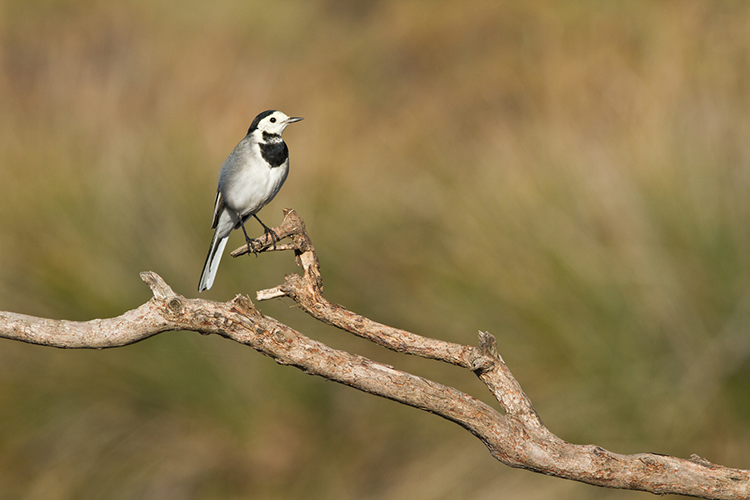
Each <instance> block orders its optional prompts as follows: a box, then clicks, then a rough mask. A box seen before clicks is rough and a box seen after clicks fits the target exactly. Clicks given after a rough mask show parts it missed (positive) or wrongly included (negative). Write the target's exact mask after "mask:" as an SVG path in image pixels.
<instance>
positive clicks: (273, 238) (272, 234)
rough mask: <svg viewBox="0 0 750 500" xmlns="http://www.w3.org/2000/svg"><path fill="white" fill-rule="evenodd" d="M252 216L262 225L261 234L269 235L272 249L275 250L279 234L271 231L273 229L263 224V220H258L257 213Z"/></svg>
mask: <svg viewBox="0 0 750 500" xmlns="http://www.w3.org/2000/svg"><path fill="white" fill-rule="evenodd" d="M253 217H255V220H257V221H258V222H260V225H261V226H263V231H264V232H263V236H266V235H268V236H270V237H271V242H272V243H273V249H274V250H276V242H277V241H279V235H278V234H276V233H275V232H274V231H273V229H271V228H270V227H268V226H266V225H265V224H263V221H262V220H260V219H259V218H258V216H257V215H255V214H253Z"/></svg>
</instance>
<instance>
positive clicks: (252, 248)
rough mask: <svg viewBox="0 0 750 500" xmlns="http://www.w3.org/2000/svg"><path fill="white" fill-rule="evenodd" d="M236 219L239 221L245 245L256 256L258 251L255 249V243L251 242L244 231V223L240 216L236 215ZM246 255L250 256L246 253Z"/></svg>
mask: <svg viewBox="0 0 750 500" xmlns="http://www.w3.org/2000/svg"><path fill="white" fill-rule="evenodd" d="M237 217H238V218H239V219H240V227H241V228H242V233H243V234H244V235H245V243H247V246H248V248H250V250H251V251H252V252H253V253H254V254H255V255H256V256H257V255H258V250H256V249H255V241H253V240H252V239H251V238H250V237H249V236H248V235H247V231H245V221H244V220H242V215H240V214H237ZM248 255H250V254H249V253H248Z"/></svg>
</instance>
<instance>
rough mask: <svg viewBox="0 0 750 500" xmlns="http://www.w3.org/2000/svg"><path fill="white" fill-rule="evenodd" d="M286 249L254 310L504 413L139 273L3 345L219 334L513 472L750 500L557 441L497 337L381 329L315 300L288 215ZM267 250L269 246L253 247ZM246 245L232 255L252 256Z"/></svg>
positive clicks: (22, 318)
mask: <svg viewBox="0 0 750 500" xmlns="http://www.w3.org/2000/svg"><path fill="white" fill-rule="evenodd" d="M273 230H274V232H275V233H276V234H277V235H278V236H279V238H282V239H283V238H290V239H291V242H292V243H291V244H284V245H281V244H276V248H275V249H276V250H277V251H278V250H292V251H294V254H295V257H296V259H297V263H298V264H299V265H300V266H301V267H302V270H303V273H302V275H298V274H292V275H289V276H286V278H285V281H284V283H283V284H281V285H279V286H277V287H275V288H272V289H268V290H262V291H259V292H258V293H257V298H258V300H268V299H270V298H275V297H281V296H287V297H290V298H291V299H292V300H294V301H295V302H296V303H297V304H298V305H299V306H300V308H302V309H303V310H304V311H305V312H307V313H308V314H310V315H311V316H313V317H315V318H317V319H319V320H320V321H323V322H325V323H327V324H329V325H333V326H336V327H338V328H341V329H342V330H345V331H348V332H351V333H353V334H355V335H357V336H359V337H362V338H365V339H368V340H370V341H372V342H375V343H377V344H379V345H381V346H384V347H387V348H389V349H392V350H394V351H397V352H401V353H406V354H412V355H415V356H421V357H424V358H428V359H434V360H439V361H444V362H446V363H450V364H452V365H456V366H460V367H463V368H467V369H469V370H471V371H473V372H474V373H475V374H476V375H477V376H478V377H479V378H480V379H481V380H482V382H484V384H485V385H486V386H487V388H488V389H489V390H490V392H491V393H492V395H493V396H494V397H495V398H496V399H497V400H498V402H499V403H500V406H501V407H502V409H503V411H504V414H503V413H500V412H498V411H496V410H495V409H494V408H492V407H490V406H488V405H486V404H485V403H483V402H481V401H479V400H477V399H475V398H473V397H471V396H469V395H467V394H464V393H462V392H461V391H458V390H456V389H453V388H451V387H447V386H445V385H442V384H439V383H437V382H433V381H431V380H427V379H425V378H422V377H418V376H415V375H412V374H409V373H406V372H403V371H400V370H396V369H394V368H392V367H390V366H387V365H384V364H381V363H378V362H375V361H372V360H370V359H367V358H365V357H362V356H358V355H355V354H350V353H348V352H344V351H340V350H336V349H332V348H331V347H328V346H327V345H325V344H322V343H320V342H317V341H315V340H312V339H310V338H308V337H306V336H305V335H303V334H301V333H300V332H297V331H296V330H294V329H292V328H290V327H289V326H287V325H284V324H282V323H280V322H278V321H277V320H275V319H273V318H270V317H268V316H265V315H263V314H262V313H260V311H258V310H257V309H256V308H255V307H254V306H253V303H252V302H251V301H250V299H249V298H247V297H244V296H239V295H238V296H237V297H235V298H234V299H233V300H231V301H229V302H226V303H219V302H212V301H207V300H200V299H188V298H185V297H183V296H181V295H178V294H176V293H175V292H174V291H173V290H172V289H171V288H170V287H169V285H167V284H166V283H165V282H164V280H162V279H161V277H159V276H158V275H156V274H155V273H152V272H145V273H141V278H142V279H143V280H144V281H145V282H146V283H147V284H148V285H149V286H150V287H151V290H152V292H153V298H152V299H151V300H149V301H148V302H147V303H145V304H143V305H142V306H140V307H138V308H137V309H134V310H132V311H128V312H126V313H125V314H123V315H121V316H118V317H115V318H110V319H101V320H93V321H87V322H75V321H62V320H49V319H43V318H36V317H32V316H26V315H21V314H15V313H9V312H0V337H4V338H8V339H13V340H19V341H23V342H28V343H33V344H41V345H48V346H54V347H61V348H104V347H118V346H124V345H128V344H132V343H134V342H138V341H140V340H143V339H145V338H148V337H150V336H153V335H156V334H158V333H161V332H164V331H170V330H189V331H195V332H200V333H204V334H210V333H214V334H218V335H221V336H223V337H226V338H228V339H232V340H234V341H236V342H239V343H242V344H246V345H248V346H250V347H252V348H253V349H255V350H257V351H258V352H260V353H262V354H265V355H267V356H270V357H272V358H274V359H275V360H276V361H277V362H278V363H280V364H283V365H292V366H295V367H297V368H300V369H302V370H303V371H305V372H306V373H310V374H313V375H318V376H321V377H323V378H326V379H328V380H333V381H336V382H339V383H342V384H345V385H348V386H351V387H354V388H356V389H359V390H361V391H364V392H367V393H370V394H374V395H378V396H382V397H384V398H388V399H392V400H394V401H398V402H400V403H403V404H406V405H409V406H413V407H415V408H419V409H422V410H425V411H429V412H431V413H435V414H437V415H440V416H441V417H443V418H446V419H448V420H451V421H453V422H455V423H457V424H459V425H460V426H462V427H464V428H465V429H467V430H468V431H470V432H471V433H472V434H474V435H475V436H476V437H478V438H479V439H480V440H482V442H483V443H484V444H485V445H486V446H487V448H488V449H489V451H490V453H491V454H492V455H493V456H494V457H495V458H496V459H498V460H499V461H501V462H503V463H504V464H506V465H509V466H511V467H518V468H524V469H528V470H531V471H534V472H540V473H543V474H547V475H551V476H556V477H560V478H565V479H572V480H576V481H581V482H584V483H588V484H593V485H597V486H604V487H609V488H622V489H630V490H641V491H648V492H651V493H656V494H667V493H674V494H681V495H688V496H694V497H699V498H715V499H733V500H740V499H747V498H750V471H747V470H739V469H730V468H727V467H722V466H719V465H715V464H712V463H710V462H708V461H706V460H704V459H702V458H700V457H698V456H696V455H693V456H692V457H691V458H690V459H682V458H676V457H671V456H665V455H657V454H653V453H643V454H636V455H620V454H616V453H612V452H610V451H607V450H604V449H603V448H600V447H598V446H594V445H574V444H571V443H568V442H565V441H563V440H562V439H560V438H558V437H557V436H555V435H554V434H552V433H551V432H550V431H549V430H548V429H547V428H546V427H545V426H544V424H543V423H542V421H541V419H540V418H539V415H538V414H537V413H536V411H535V410H534V407H533V405H532V404H531V401H530V400H529V398H528V397H527V396H526V394H524V392H523V390H522V389H521V386H520V384H519V383H518V381H517V380H516V379H515V378H514V377H513V375H512V374H511V372H510V370H509V369H508V367H507V366H506V365H505V362H504V361H503V359H502V357H501V356H500V355H499V354H498V352H497V345H496V342H495V338H494V337H493V336H492V335H490V334H489V333H485V332H479V341H478V347H472V346H466V345H460V344H454V343H451V342H443V341H440V340H436V339H432V338H429V337H423V336H420V335H416V334H414V333H410V332H407V331H404V330H400V329H397V328H392V327H389V326H386V325H383V324H381V323H377V322H375V321H372V320H370V319H368V318H365V317H362V316H359V315H357V314H355V313H353V312H351V311H348V310H347V309H345V308H344V307H342V306H340V305H338V304H333V303H331V302H328V301H327V300H326V299H325V298H324V297H323V295H322V290H323V281H322V277H321V273H320V266H319V263H318V258H317V255H316V253H315V249H314V247H313V244H312V241H311V240H310V238H309V236H308V234H307V231H306V229H305V224H304V222H303V221H302V219H301V218H300V217H299V216H298V215H297V213H296V212H295V211H293V210H286V211H285V218H284V221H283V222H282V223H281V225H280V226H278V227H276V228H274V229H273ZM255 242H256V250H257V248H258V245H260V247H261V251H268V250H273V248H272V247H273V245H272V242H271V240H270V238H267V237H261V238H259V239H257V240H256V241H255ZM247 251H248V248H247V246H243V247H241V248H239V249H237V250H235V251H234V252H232V255H233V256H235V257H236V256H238V255H242V254H244V253H247Z"/></svg>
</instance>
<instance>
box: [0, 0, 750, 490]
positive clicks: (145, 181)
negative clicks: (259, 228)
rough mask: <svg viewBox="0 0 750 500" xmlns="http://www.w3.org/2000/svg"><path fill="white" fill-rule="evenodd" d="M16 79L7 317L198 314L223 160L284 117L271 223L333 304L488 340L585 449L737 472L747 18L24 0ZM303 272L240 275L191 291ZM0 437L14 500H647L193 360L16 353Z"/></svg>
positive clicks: (453, 375)
mask: <svg viewBox="0 0 750 500" xmlns="http://www.w3.org/2000/svg"><path fill="white" fill-rule="evenodd" d="M0 66H1V67H2V71H0V224H1V226H0V227H1V230H0V256H1V257H2V261H3V266H2V268H0V309H3V310H11V311H17V312H23V313H28V314H36V315H43V316H49V317H59V318H69V319H90V318H93V317H104V316H111V315H115V314H119V313H120V312H122V311H124V310H126V309H130V308H133V307H136V306H137V305H139V304H140V303H142V302H144V301H145V300H147V299H148V297H149V293H148V289H147V287H146V286H145V285H143V284H142V283H141V282H140V280H139V279H138V272H139V271H143V270H153V271H156V272H158V273H159V274H161V275H162V276H163V277H164V278H165V279H166V280H167V282H169V283H170V284H171V285H172V286H173V287H174V289H175V290H176V291H177V292H178V293H183V294H185V295H187V296H194V295H196V294H195V292H194V290H195V287H196V286H197V280H198V275H199V274H200V268H201V266H202V263H203V259H204V257H205V251H206V249H207V247H208V243H209V240H210V237H211V233H210V229H209V226H210V217H211V209H212V203H213V197H214V189H215V182H216V177H217V173H218V169H219V167H220V165H221V162H222V161H223V159H224V158H225V157H226V155H227V154H228V152H229V151H230V150H231V148H232V147H233V146H234V145H235V144H236V142H237V141H239V139H241V137H242V135H243V133H244V131H245V130H246V128H247V126H248V124H249V121H250V120H252V118H253V117H254V116H255V114H256V113H257V112H259V111H261V110H263V109H268V108H276V109H281V110H283V111H285V112H287V113H290V114H294V115H299V116H304V117H305V118H306V120H305V122H303V123H302V124H301V125H299V126H298V128H297V127H295V128H293V129H292V128H290V129H289V130H288V131H287V132H286V134H285V138H286V140H287V143H288V144H289V146H290V150H291V159H292V166H291V173H290V177H289V180H288V181H287V184H286V185H285V187H284V189H283V190H282V191H281V193H280V194H279V196H278V197H277V199H276V200H275V201H274V202H273V203H272V204H271V205H269V207H267V208H266V209H265V210H264V211H263V220H264V221H265V222H266V223H268V224H275V223H278V222H279V221H280V220H281V208H282V207H294V208H296V209H297V210H298V211H299V212H300V214H301V215H302V216H303V217H304V218H305V220H306V222H307V225H308V229H309V231H310V233H311V235H312V237H313V240H314V242H315V244H316V248H317V249H318V252H319V256H320V258H321V263H322V266H323V272H324V279H325V284H326V295H327V296H328V298H329V299H331V300H333V301H336V302H339V303H342V304H344V305H346V306H347V307H349V308H351V309H353V310H355V311H357V312H360V313H362V314H365V315H367V316H370V317H372V318H373V319H376V320H378V321H382V322H385V323H388V324H391V325H394V326H399V327H403V328H407V329H410V330H412V331H415V332H417V333H421V334H424V335H429V336H432V337H436V338H441V339H446V340H451V341H455V342H461V343H475V342H476V331H477V330H478V329H482V330H489V331H491V332H492V333H493V334H495V335H496V336H497V338H498V343H499V347H500V351H501V353H502V354H503V356H504V358H505V359H506V361H507V362H508V363H509V365H510V367H511V369H512V370H513V371H514V373H515V374H516V376H517V377H518V379H519V380H520V382H521V384H522V385H523V386H524V389H525V390H526V392H527V393H528V394H529V395H530V396H531V398H532V400H533V401H534V403H535V405H536V407H537V409H538V410H539V412H540V414H541V415H542V418H543V419H544V421H545V423H546V424H547V425H548V426H549V427H550V429H551V430H552V431H553V432H555V433H557V434H558V435H559V436H561V437H562V438H564V439H566V440H569V441H572V442H578V443H596V444H598V445H601V446H604V447H607V448H610V449H612V450H613V451H617V452H623V453H630V452H643V451H655V452H660V453H670V454H677V455H681V456H687V455H689V454H690V453H697V454H699V455H701V456H704V457H706V458H708V459H709V460H712V461H714V462H717V463H722V464H724V465H728V466H732V467H739V468H750V451H749V450H750V404H748V401H750V383H749V382H748V380H749V379H748V375H749V374H750V362H748V355H749V353H750V336H748V333H747V332H748V325H750V287H749V286H748V285H749V283H750V281H749V279H750V272H749V271H750V270H749V264H750V225H749V224H748V221H749V220H750V197H748V192H750V190H749V188H750V177H749V176H750V141H749V140H748V137H750V118H748V117H750V94H749V92H748V89H749V88H750V6H748V5H747V4H745V3H743V2H716V3H711V2H699V1H682V2H677V1H672V2H667V1H664V2H645V1H636V2H628V3H621V2H609V1H606V2H578V3H570V2H565V3H558V2H549V1H534V2H489V1H469V2H448V1H441V2H433V3H430V4H429V5H428V4H425V3H419V2H396V1H393V0H391V1H385V0H384V1H369V2H356V3H355V2H343V1H335V0H331V1H318V2H301V1H298V0H290V1H286V2H279V3H276V4H267V3H261V2H254V1H251V2H237V1H219V2H213V3H200V2H179V3H178V2H173V1H168V0H158V1H154V2H139V1H135V0H133V1H128V2H119V3H117V4H115V3H109V2H103V1H98V0H88V1H78V2H72V1H65V0H47V1H30V2H21V1H17V0H6V1H5V2H3V3H2V4H0ZM236 238H237V239H233V242H234V243H231V242H230V246H231V245H233V244H234V245H235V246H238V245H239V244H240V243H241V239H240V238H239V237H236ZM295 269H296V267H295V266H294V264H293V262H292V259H291V258H289V256H284V255H263V256H261V257H259V258H257V259H256V258H251V259H248V258H242V259H237V260H233V259H231V258H229V257H227V258H225V259H224V262H223V263H222V266H221V269H220V272H219V275H218V277H217V282H216V284H215V287H214V289H212V290H211V292H209V293H207V294H206V297H208V298H212V299H216V300H227V299H229V298H231V297H233V296H234V294H236V293H247V294H250V295H252V294H253V293H254V291H255V290H258V289H261V288H266V287H269V286H274V285H276V284H278V283H279V282H280V281H281V280H282V277H283V274H284V273H288V272H294V271H295ZM260 307H261V309H262V310H263V311H264V312H265V313H267V314H270V315H272V316H274V317H276V318H278V319H280V320H282V321H284V322H286V323H288V324H291V325H292V326H294V327H296V328H298V329H300V330H301V331H303V332H305V333H307V334H309V335H311V336H313V337H315V338H317V339H320V340H322V341H325V342H327V343H329V344H331V345H333V346H335V347H338V348H343V349H348V350H352V351H355V352H358V353H361V354H364V355H367V356H372V357H374V358H375V359H378V360H382V361H384V362H388V363H391V364H393V365H395V366H396V367H398V368H403V369H407V370H411V371H414V372H416V373H418V374H420V375H424V376H428V377H432V378H435V379H436V380H438V381H441V382H444V383H448V384H452V385H454V386H456V387H458V388H460V389H462V390H465V391H468V392H470V393H471V394H473V395H475V396H477V397H480V398H482V399H484V400H485V401H490V400H489V397H488V395H487V394H486V391H485V390H484V389H483V387H482V386H481V384H479V383H478V382H477V381H476V380H474V378H473V376H472V375H471V374H467V373H463V372H461V371H459V370H456V369H454V368H451V367H444V366H436V365H435V363H427V362H425V361H423V360H419V359H411V358H404V357H400V356H396V355H394V354H392V353H388V352H385V351H384V350H382V349H380V348H377V347H374V346H370V345H368V344H367V343H364V342H360V341H358V340H357V339H352V338H349V337H347V336H346V335H345V334H343V333H341V332H338V331H334V330H331V329H328V328H324V327H322V326H320V325H317V324H315V322H313V321H312V320H309V319H308V318H306V317H304V315H302V314H301V313H300V312H299V311H298V310H296V309H295V308H294V307H292V304H291V303H290V302H288V301H276V302H273V303H263V304H261V305H260ZM0 421H1V422H2V423H3V425H2V426H0V498H3V499H5V498H11V499H16V498H18V499H27V498H28V499H31V498H49V499H57V498H59V499H67V498H122V499H125V498H160V499H162V498H174V499H183V498H185V499H193V498H267V499H272V498H290V497H291V498H296V497H301V496H306V497H309V498H373V499H375V498H410V499H414V498H425V499H428V498H430V499H433V498H454V497H456V496H458V497H467V496H471V497H474V498H497V497H498V496H502V497H504V498H524V499H526V498H556V499H559V498H577V499H578V498H636V497H639V496H643V497H644V498H645V494H639V493H633V492H617V491H607V490H601V489H596V488H591V487H587V486H584V485H578V484H572V483H568V482H564V481H561V480H554V479H550V478H546V477H542V476H538V475H534V474H530V473H526V472H523V471H516V470H511V469H508V468H506V467H504V466H502V465H501V464H499V463H497V462H495V461H494V460H493V459H492V458H491V457H490V456H489V454H488V453H487V452H486V450H485V449H484V448H483V447H482V445H481V444H480V443H479V442H477V441H476V440H475V439H474V438H472V437H471V436H469V435H468V434H466V433H465V432H463V431H462V430H461V429H459V428H457V427H455V426H453V425H452V424H450V423H447V422H443V421H441V420H439V419H437V418H435V417H434V416H431V415H427V414H422V413H421V412H418V411H416V410H412V409H409V408H402V407H399V406H398V405H396V404H395V403H392V402H388V401H380V400H377V399H375V398H372V397H368V396H365V395H362V394H358V393H356V392H355V391H353V390H351V389H348V388H344V387H338V386H336V385H334V384H329V383H326V382H324V381H322V380H317V379H313V378H310V377H305V376H303V375H302V374H301V373H299V372H297V371H292V370H289V369H285V368H282V367H278V366H276V365H275V364H274V363H273V362H271V361H270V360H268V359H266V358H263V357H262V356H258V355H257V354H255V353H253V352H251V351H249V350H248V349H243V348H242V347H241V346H236V345H233V344H230V343H228V342H225V341H223V340H221V339H213V338H204V337H200V336H198V335H196V334H190V333H187V334H186V333H172V334H166V335H162V336H159V337H158V338H154V339H150V340H148V341H145V342H142V343H140V344H138V345H135V346H131V347H127V348H123V349H115V350H111V351H101V352H100V351H96V352H84V351H80V352H73V351H56V350H51V349H45V348H41V347H35V346H27V345H21V344H15V343H12V342H7V341H6V342H3V343H2V349H0Z"/></svg>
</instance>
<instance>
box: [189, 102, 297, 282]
mask: <svg viewBox="0 0 750 500" xmlns="http://www.w3.org/2000/svg"><path fill="white" fill-rule="evenodd" d="M301 119H302V118H299V117H289V116H287V115H285V114H284V113H282V112H281V111H264V112H262V113H261V114H259V115H258V116H256V117H255V120H253V123H252V124H251V125H250V128H249V129H248V131H247V135H246V136H245V138H244V139H242V140H241V141H240V143H239V144H237V146H235V148H234V150H232V153H231V154H230V155H229V157H227V159H226V161H224V165H223V166H222V167H221V174H220V175H219V187H218V189H217V190H216V204H215V205H214V220H213V223H212V224H211V227H212V228H214V229H216V231H214V238H213V239H212V240H211V248H210V249H209V250H208V256H207V257H206V264H205V265H204V266H203V274H201V280H200V283H199V284H198V291H199V292H202V291H203V290H208V289H209V288H211V285H213V283H214V278H215V277H216V271H217V270H218V269H219V262H220V261H221V254H222V253H223V252H224V247H225V246H226V245H227V240H229V233H231V232H232V229H237V228H240V227H241V228H242V232H243V233H244V235H245V241H246V242H247V244H248V245H249V246H250V247H251V248H252V249H253V252H255V246H254V244H253V243H252V240H251V239H250V238H249V237H248V236H247V231H245V221H246V220H248V219H249V218H250V217H255V219H256V220H257V221H258V222H260V225H261V226H263V230H264V231H265V233H264V234H266V235H268V236H270V237H271V239H272V241H273V242H274V245H275V244H276V241H277V240H278V237H277V236H276V234H274V232H273V231H272V230H271V229H269V228H268V226H266V225H265V224H263V222H262V221H261V220H260V219H258V216H257V215H256V214H257V213H258V212H259V211H260V209H261V208H263V207H264V206H266V204H267V203H268V202H269V201H271V200H272V199H273V197H274V196H276V193H278V192H279V189H281V185H282V184H284V181H285V180H286V176H287V174H288V173H289V149H288V148H287V147H286V143H285V142H284V140H283V139H282V138H281V133H282V132H283V131H284V129H285V128H286V126H287V125H289V124H290V123H294V122H298V121H300V120H301Z"/></svg>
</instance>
